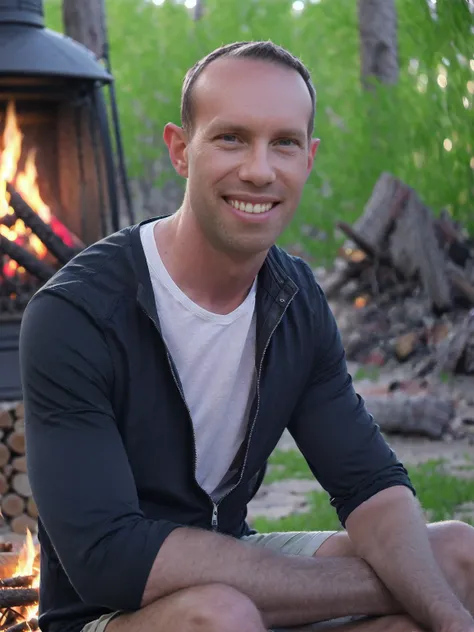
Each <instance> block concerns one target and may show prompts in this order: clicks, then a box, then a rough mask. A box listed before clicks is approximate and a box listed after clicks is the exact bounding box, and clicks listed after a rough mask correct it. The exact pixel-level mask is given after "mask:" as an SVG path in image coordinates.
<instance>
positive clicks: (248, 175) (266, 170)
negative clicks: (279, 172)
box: [239, 147, 276, 187]
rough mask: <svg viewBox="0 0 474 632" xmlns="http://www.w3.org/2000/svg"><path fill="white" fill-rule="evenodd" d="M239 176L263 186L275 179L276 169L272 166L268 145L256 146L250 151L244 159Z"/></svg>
mask: <svg viewBox="0 0 474 632" xmlns="http://www.w3.org/2000/svg"><path fill="white" fill-rule="evenodd" d="M239 176H240V179H241V180H244V181H245V182H251V183H252V184H254V185H255V186H257V187H263V186H266V185H267V184H271V183H272V182H274V181H275V178H276V175H275V170H274V168H273V167H272V165H271V163H270V160H269V155H268V148H267V147H255V148H253V149H252V150H251V151H249V152H248V153H247V155H246V157H245V160H244V161H243V163H242V165H241V167H240V170H239Z"/></svg>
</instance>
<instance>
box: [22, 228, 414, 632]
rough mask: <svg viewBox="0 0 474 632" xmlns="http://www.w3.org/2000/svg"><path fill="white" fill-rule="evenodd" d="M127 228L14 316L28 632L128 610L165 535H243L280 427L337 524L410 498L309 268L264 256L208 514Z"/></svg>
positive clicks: (142, 263) (147, 284)
mask: <svg viewBox="0 0 474 632" xmlns="http://www.w3.org/2000/svg"><path fill="white" fill-rule="evenodd" d="M150 221H151V220H150ZM139 228H140V225H137V226H133V227H130V228H126V229H123V230H121V231H119V232H118V233H116V234H114V235H112V236H110V237H108V238H106V239H104V240H102V241H100V242H99V243H97V244H95V245H93V246H91V247H90V248H88V249H86V250H85V251H84V252H82V253H81V254H80V255H78V256H77V257H76V258H75V259H73V260H72V261H71V262H70V263H69V264H68V265H66V266H65V267H63V268H62V269H61V270H60V271H59V272H58V273H57V274H56V275H55V276H54V277H53V279H52V280H51V281H49V282H48V283H47V284H46V285H45V286H44V287H43V288H42V290H40V291H39V292H38V293H37V294H36V296H35V297H34V298H33V299H32V301H31V302H30V304H29V306H28V308H27V310H26V313H25V315H24V318H23V321H22V331H21V340H20V359H21V367H22V380H23V388H24V401H25V414H26V441H27V458H28V474H29V477H30V482H31V487H32V490H33V494H34V497H35V499H36V502H37V505H38V508H39V514H40V523H39V537H40V542H41V549H42V551H41V589H40V612H41V620H40V623H41V629H42V630H43V631H44V632H79V631H80V630H81V628H82V626H83V625H85V624H86V623H87V622H88V621H91V620H93V619H95V618H97V617H99V616H100V615H101V614H104V613H106V612H108V611H111V610H134V609H137V608H139V606H140V602H141V598H142V594H143V590H144V587H145V583H146V581H147V577H148V574H149V572H150V569H151V566H152V564H153V562H154V560H155V557H156V555H157V553H158V551H159V549H160V546H161V545H162V543H163V541H164V540H165V538H166V537H167V536H168V535H169V534H170V533H171V532H172V531H173V529H175V528H176V527H177V526H180V525H191V526H194V527H200V528H202V529H216V530H218V531H220V532H222V533H226V534H230V535H232V536H235V537H239V536H241V535H242V534H244V533H248V532H249V526H248V525H247V523H246V506H247V503H248V502H249V500H250V499H251V498H252V496H253V495H254V494H255V492H256V491H257V489H258V486H259V485H260V483H261V479H262V473H263V472H264V468H265V464H266V461H267V459H268V457H269V456H270V454H271V452H272V450H273V449H274V448H275V445H276V444H277V442H278V440H279V439H280V437H281V435H282V433H283V431H284V429H285V428H288V429H289V431H290V433H291V434H292V435H293V437H294V439H295V440H296V443H297V445H298V447H299V449H300V450H301V451H302V453H303V455H304V456H305V458H306V460H307V461H308V463H309V466H310V467H311V470H312V471H313V473H314V475H315V477H316V478H317V479H318V480H319V482H320V483H321V485H322V486H323V487H324V488H325V489H326V490H327V492H328V494H329V496H330V502H331V503H332V505H333V506H334V507H335V509H336V511H337V513H338V516H339V519H340V521H341V523H342V525H344V524H345V521H346V519H347V517H348V516H349V514H350V513H351V512H352V511H353V510H354V509H355V508H356V507H357V506H358V505H360V504H361V503H362V502H364V501H365V500H367V499H368V498H370V497H371V496H373V495H374V494H376V493H377V492H379V491H381V490H383V489H385V488H388V487H390V486H394V485H406V486H408V487H410V488H411V484H410V481H409V479H408V476H407V472H406V470H405V469H404V467H403V466H402V464H401V463H400V462H399V461H398V460H397V458H396V456H395V455H394V453H393V452H392V451H391V449H390V447H389V446H388V445H387V444H386V442H385V441H384V439H383V437H382V435H381V433H380V431H379V427H378V426H377V424H376V423H375V422H374V420H373V418H372V416H371V415H370V414H369V413H368V412H367V410H366V408H365V406H364V402H363V401H362V399H361V398H360V397H359V396H358V395H357V394H356V393H355V391H354V389H353V386H352V382H351V378H350V376H349V375H348V373H347V368H346V362H345V357H344V350H343V346H342V344H341V339H340V335H339V332H338V329H337V326H336V323H335V321H334V318H333V315H332V313H331V311H330V309H329V306H328V304H327V302H326V299H325V297H324V294H323V292H322V290H321V289H320V287H319V286H318V284H317V283H316V281H315V279H314V276H313V274H312V272H311V270H310V268H309V267H308V266H307V265H306V264H305V263H304V262H303V261H301V260H300V259H297V258H294V257H291V256H289V255H288V254H287V253H285V252H284V251H283V250H281V249H279V248H277V247H273V248H272V249H271V250H270V252H269V254H268V256H267V258H266V261H265V263H264V265H263V267H262V269H261V271H260V273H259V278H258V289H257V299H256V310H257V345H256V346H257V349H256V366H257V370H258V383H257V393H256V396H255V400H254V402H253V407H252V410H251V412H250V417H249V423H248V431H247V436H246V439H245V441H244V444H243V445H242V449H241V450H240V451H239V455H240V459H239V461H238V462H237V463H236V464H235V465H236V468H235V471H234V472H233V473H232V472H230V475H229V479H230V480H229V484H228V489H227V492H226V493H225V495H224V498H223V499H222V500H221V501H220V502H219V503H218V505H217V506H216V505H214V503H213V501H212V500H211V498H210V497H209V496H208V495H207V494H206V493H205V492H204V491H203V490H202V489H201V488H200V487H199V486H198V484H197V482H196V479H195V444H194V435H193V429H192V422H191V420H190V416H189V412H188V409H187V407H186V404H185V401H184V398H183V393H182V388H181V385H180V382H179V376H178V375H177V372H176V369H175V367H174V364H173V361H172V358H171V357H170V355H169V353H168V351H167V349H166V347H165V344H164V341H163V338H162V336H161V335H160V324H159V321H158V315H157V310H156V306H155V303H154V295H153V290H152V286H151V281H150V277H149V274H148V268H147V263H146V260H145V256H144V253H143V249H142V246H141V240H140V230H139ZM203 396H204V397H205V396H206V394H205V393H203Z"/></svg>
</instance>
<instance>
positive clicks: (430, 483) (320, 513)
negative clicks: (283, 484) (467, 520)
mask: <svg viewBox="0 0 474 632" xmlns="http://www.w3.org/2000/svg"><path fill="white" fill-rule="evenodd" d="M470 462H472V466H470V465H469V464H467V465H466V466H465V467H464V468H463V469H464V470H466V471H468V470H469V471H472V470H474V460H473V459H472V457H471V459H470ZM269 464H270V466H271V467H270V468H269V471H268V474H267V476H266V477H265V483H266V484H268V483H273V482H275V481H280V480H286V479H310V480H311V479H313V475H312V473H311V471H310V469H309V467H308V465H307V463H306V461H305V460H304V458H303V456H302V455H301V453H300V452H297V451H296V450H288V451H281V450H276V451H275V452H274V453H273V455H272V456H271V458H270V461H269ZM407 469H408V473H409V475H410V478H411V480H412V482H413V485H414V486H415V489H416V490H417V494H418V497H419V500H420V503H421V505H422V507H423V509H424V511H425V512H426V513H427V514H428V515H429V517H430V521H431V522H437V521H439V520H449V519H451V518H452V517H453V515H454V513H455V511H456V509H457V508H458V507H459V506H460V505H462V504H464V503H469V502H472V499H473V498H474V477H472V478H471V477H466V478H464V477H463V478H457V477H455V476H452V475H450V474H448V473H446V471H445V463H444V462H443V461H442V460H438V461H429V462H428V463H424V464H423V465H420V466H418V467H408V468H407ZM308 501H309V505H310V509H309V511H308V512H307V513H303V514H293V515H291V516H287V517H285V518H282V519H280V520H269V519H267V518H263V517H262V518H257V519H256V520H254V521H253V524H252V526H253V527H254V528H255V529H257V530H258V531H261V532H269V531H312V530H313V531H319V530H321V531H332V530H338V529H340V528H341V527H340V524H339V521H338V518H337V515H336V512H335V510H334V508H333V507H332V506H331V505H330V504H329V498H328V495H327V494H326V493H325V492H312V493H311V494H308ZM471 522H472V521H471Z"/></svg>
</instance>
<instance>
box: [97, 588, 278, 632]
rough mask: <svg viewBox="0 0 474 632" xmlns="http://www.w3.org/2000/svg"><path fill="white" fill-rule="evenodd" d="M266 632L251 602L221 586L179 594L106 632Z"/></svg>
mask: <svg viewBox="0 0 474 632" xmlns="http://www.w3.org/2000/svg"><path fill="white" fill-rule="evenodd" d="M171 630H172V631H173V632H242V630H245V632H266V630H267V628H266V626H265V625H264V623H263V619H262V617H261V615H260V613H259V611H258V610H257V608H256V607H255V606H254V604H253V603H252V601H250V599H248V598H247V597H245V596H244V595H243V594H241V593H239V592H238V591H237V590H234V589H233V588H230V587H229V586H225V585H223V584H210V585H207V586H196V587H195V588H189V589H186V590H180V591H178V592H176V593H174V594H173V595H170V596H169V597H163V598H162V599H159V600H158V601H155V602H154V603H152V604H150V605H149V606H146V607H145V608H142V609H141V610H138V611H137V612H133V613H130V614H124V615H121V616H119V617H117V618H115V619H113V620H112V621H111V622H110V623H109V624H108V625H107V630H106V632H170V631H171Z"/></svg>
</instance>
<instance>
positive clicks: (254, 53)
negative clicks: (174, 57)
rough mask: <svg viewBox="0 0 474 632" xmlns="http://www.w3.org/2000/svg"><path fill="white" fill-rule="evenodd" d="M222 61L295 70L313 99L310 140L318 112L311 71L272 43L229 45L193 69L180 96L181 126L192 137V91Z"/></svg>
mask: <svg viewBox="0 0 474 632" xmlns="http://www.w3.org/2000/svg"><path fill="white" fill-rule="evenodd" d="M221 57H233V58H239V57H240V58H246V59H256V60H260V61H268V62H270V63H273V64H279V65H280V66H286V67H287V68H291V69H293V70H296V72H298V73H299V74H300V75H301V76H302V77H303V79H304V82H305V84H306V86H307V88H308V91H309V94H310V96H311V103H312V111H311V118H310V120H309V123H308V136H309V137H310V138H311V136H312V134H313V129H314V115H315V111H316V90H315V89H314V85H313V82H312V80H311V75H310V72H309V70H308V69H307V68H306V66H305V65H304V64H303V62H302V61H301V60H299V59H298V57H295V56H294V55H292V54H291V53H290V52H289V51H287V50H286V49H285V48H283V47H282V46H278V45H277V44H274V43H273V42H270V41H259V42H234V43H233V44H226V45H225V46H221V47H220V48H216V50H214V51H212V52H211V53H209V54H208V55H206V57H203V58H202V59H200V60H199V61H198V62H196V63H195V64H194V66H192V67H191V68H190V69H189V70H188V72H187V73H186V76H185V78H184V82H183V89H182V94H181V124H182V126H183V128H184V129H185V130H187V131H188V132H189V133H191V132H192V128H193V114H194V113H193V99H192V96H193V95H192V93H193V87H194V84H195V83H196V80H197V79H198V77H199V75H200V74H201V73H202V72H203V70H205V68H207V66H209V64H211V63H212V62H213V61H215V60H216V59H219V58H221Z"/></svg>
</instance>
